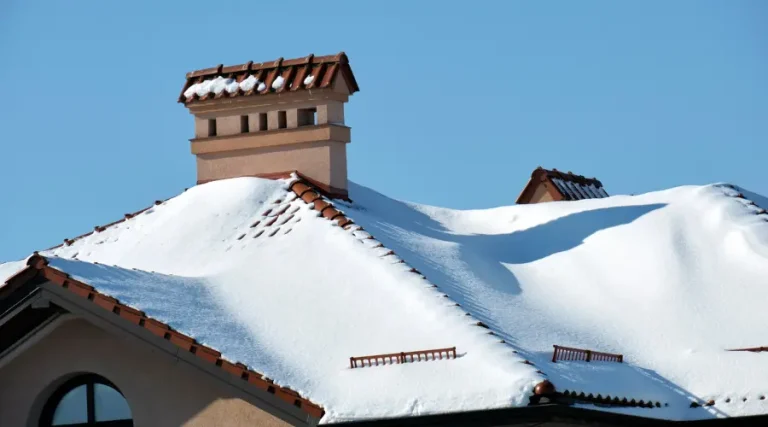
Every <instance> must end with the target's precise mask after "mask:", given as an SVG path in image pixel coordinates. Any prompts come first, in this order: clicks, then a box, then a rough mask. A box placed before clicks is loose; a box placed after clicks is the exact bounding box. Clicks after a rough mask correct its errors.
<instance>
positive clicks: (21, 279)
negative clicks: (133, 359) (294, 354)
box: [0, 253, 325, 425]
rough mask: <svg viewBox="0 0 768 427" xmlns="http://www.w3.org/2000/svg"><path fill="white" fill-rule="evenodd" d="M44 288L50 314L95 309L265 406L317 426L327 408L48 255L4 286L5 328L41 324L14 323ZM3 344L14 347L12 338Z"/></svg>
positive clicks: (0, 311)
mask: <svg viewBox="0 0 768 427" xmlns="http://www.w3.org/2000/svg"><path fill="white" fill-rule="evenodd" d="M40 292H42V293H43V294H44V296H43V297H42V298H43V299H44V300H45V301H51V302H53V303H54V304H55V307H54V309H53V310H50V309H49V310H48V312H46V314H48V315H55V314H58V313H59V312H62V311H68V312H73V313H77V314H85V315H86V317H87V315H88V314H95V315H96V317H98V318H100V319H103V320H106V321H107V323H108V324H111V325H113V326H117V328H118V329H122V330H126V331H128V332H129V333H130V334H132V335H134V336H138V337H139V338H143V340H144V341H145V342H147V343H149V344H151V345H154V346H155V347H157V348H159V349H161V350H165V351H168V352H170V353H172V355H174V356H176V357H178V358H179V359H180V360H183V361H186V362H189V363H191V364H193V365H195V366H197V367H199V368H201V369H203V370H205V371H207V372H209V373H212V374H214V376H217V377H218V378H220V379H222V380H224V381H225V382H227V383H228V384H232V385H235V386H236V387H238V388H240V389H241V390H244V391H246V392H247V393H249V395H251V396H254V397H256V399H257V400H258V401H259V402H263V405H258V406H259V407H260V408H261V409H264V410H266V411H267V412H270V413H272V414H273V415H276V416H278V417H280V418H282V419H285V420H286V421H289V422H291V423H292V424H296V423H299V424H307V425H314V424H317V422H318V421H319V420H320V418H322V416H323V414H324V413H325V411H324V410H323V408H322V407H320V406H319V405H316V404H315V403H312V402H311V401H309V400H308V399H305V398H303V397H302V396H300V395H299V394H298V393H297V392H295V391H293V390H291V389H290V388H287V387H281V386H279V385H277V384H275V383H274V382H273V381H272V380H271V379H269V378H266V377H265V376H263V375H262V374H260V373H258V372H255V371H253V370H251V369H249V368H248V367H247V366H246V365H244V364H242V363H238V362H231V361H228V360H225V359H222V358H221V353H220V352H219V351H217V350H215V349H213V348H210V347H208V346H205V345H203V344H200V343H199V342H197V341H196V340H195V339H194V338H193V337H190V336H187V335H185V334H183V333H181V332H179V331H176V330H174V329H173V328H171V327H170V326H169V325H167V324H165V323H163V322H160V321H158V320H156V319H153V318H151V317H148V316H147V315H146V314H145V313H144V312H142V311H140V310H138V309H136V308H133V307H130V306H127V305H125V304H123V303H121V302H120V301H118V300H117V299H115V298H112V297H111V296H109V295H106V294H104V293H101V292H99V291H98V290H96V289H95V288H94V287H92V286H90V285H89V284H87V283H84V282H82V281H79V280H77V279H74V278H72V277H71V276H70V275H69V274H68V273H66V272H65V271H61V270H59V269H56V268H53V267H51V266H49V263H48V260H47V259H46V258H45V257H43V256H41V255H39V254H37V253H35V254H34V255H33V256H31V257H30V258H29V259H28V260H27V267H26V268H24V269H23V270H21V271H19V272H18V273H16V274H15V275H14V276H11V277H10V278H9V279H8V280H7V281H6V282H5V285H4V286H2V287H0V326H3V325H6V324H7V325H11V326H12V327H11V328H9V330H6V331H5V332H6V333H7V334H13V335H14V337H15V338H21V337H22V336H23V335H24V334H25V333H27V332H29V331H30V330H36V329H35V328H34V326H36V325H39V324H42V322H43V320H45V319H35V318H34V316H32V319H31V320H30V319H29V317H30V316H27V317H26V318H24V319H22V321H21V322H16V325H13V324H12V323H11V322H12V321H13V319H14V318H15V317H16V316H17V315H19V314H21V313H22V312H24V310H23V309H24V308H26V307H28V306H29V303H32V302H34V301H35V300H38V299H41V296H40V294H39V293H40ZM29 325H31V326H32V327H30V326H29ZM4 335H5V334H4ZM0 341H1V340H0ZM2 344H3V345H9V346H10V344H12V343H2ZM3 353H4V352H3V347H0V355H2V354H3ZM238 380H239V381H238Z"/></svg>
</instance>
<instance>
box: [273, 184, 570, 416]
mask: <svg viewBox="0 0 768 427" xmlns="http://www.w3.org/2000/svg"><path fill="white" fill-rule="evenodd" d="M288 189H289V191H293V192H294V193H295V194H296V195H297V196H298V198H299V199H301V200H302V201H304V202H305V203H307V204H309V205H311V206H310V209H314V210H318V211H319V212H320V214H321V216H322V217H324V218H326V219H327V220H329V221H335V222H336V223H337V225H338V226H340V227H341V228H342V229H344V230H347V231H349V232H350V233H354V232H357V231H362V232H364V233H366V234H367V235H368V237H364V238H363V239H364V240H376V239H375V237H374V236H373V235H372V234H371V233H368V232H367V231H365V229H364V228H363V227H362V226H360V225H358V224H355V223H354V221H353V220H352V219H351V218H349V217H348V216H347V215H346V214H345V213H344V212H342V211H340V210H339V209H337V208H336V207H335V206H334V204H333V202H332V201H331V200H328V199H326V198H324V197H323V196H322V195H321V194H320V190H319V189H316V188H314V186H313V185H312V184H311V183H309V182H307V181H305V180H304V179H303V178H302V177H300V176H298V175H297V174H293V176H292V180H291V181H289V182H288ZM353 237H355V236H354V234H353ZM376 241H377V242H378V245H374V246H372V247H371V249H381V250H386V252H385V253H384V254H383V255H382V256H381V257H388V256H394V257H397V259H398V260H397V262H396V264H404V265H405V267H406V268H410V269H409V270H408V271H409V272H410V273H414V274H418V275H419V276H421V277H422V278H423V279H424V280H425V281H426V282H427V283H428V284H429V285H430V286H431V287H432V288H434V289H438V288H439V286H437V285H436V284H435V283H433V282H431V281H430V280H429V279H427V277H426V276H425V275H424V274H423V273H421V272H420V271H419V270H417V269H416V268H414V267H412V266H411V265H409V264H408V263H407V262H406V261H405V260H404V259H403V258H402V257H399V256H398V255H397V254H396V253H395V251H393V250H391V249H389V248H387V247H386V246H384V244H383V243H381V242H379V241H378V240H376ZM442 296H443V297H444V298H448V299H449V300H450V301H452V302H453V303H454V304H455V306H456V307H459V309H460V310H462V311H463V312H464V314H465V315H467V316H472V317H473V318H474V316H473V315H472V314H471V313H469V312H468V311H466V310H464V309H463V308H462V307H461V305H460V304H459V303H457V302H456V301H453V300H452V299H451V298H450V296H448V294H445V293H443V294H442ZM475 326H478V327H481V328H485V329H488V335H492V336H499V334H498V332H495V331H493V330H492V329H491V328H490V327H488V325H486V324H485V323H483V322H481V321H479V320H478V321H477V322H476V323H475ZM498 343H500V344H505V345H508V346H510V347H512V346H511V345H510V344H509V343H507V342H506V341H505V340H504V339H500V341H498ZM512 351H513V352H514V353H515V354H517V353H518V351H517V350H516V349H514V348H512ZM521 359H522V357H521ZM520 363H525V364H527V365H531V366H536V365H535V364H534V363H533V362H531V361H529V360H525V359H523V361H521V362H520ZM536 372H537V373H539V374H541V375H543V376H546V374H545V373H544V372H542V371H541V370H537V371H536ZM554 393H555V386H554V385H553V384H552V383H551V382H550V381H549V380H547V379H544V380H543V381H541V382H539V383H538V384H536V386H535V387H534V396H535V397H536V399H535V400H537V401H538V398H540V397H544V396H550V395H552V394H554Z"/></svg>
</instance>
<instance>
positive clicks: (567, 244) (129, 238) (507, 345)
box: [0, 178, 768, 423]
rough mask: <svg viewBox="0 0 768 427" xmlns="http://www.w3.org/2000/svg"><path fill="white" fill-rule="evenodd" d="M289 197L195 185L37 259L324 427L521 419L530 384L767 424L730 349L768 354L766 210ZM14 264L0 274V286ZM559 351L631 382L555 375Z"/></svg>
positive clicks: (676, 202) (755, 384) (670, 413)
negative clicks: (422, 356) (265, 386)
mask: <svg viewBox="0 0 768 427" xmlns="http://www.w3.org/2000/svg"><path fill="white" fill-rule="evenodd" d="M296 188H297V187H296V186H295V185H293V183H292V182H291V181H288V180H276V181H270V180H264V179H258V178H238V179H232V180H225V181H217V182H212V183H208V184H205V185H200V186H197V187H194V188H192V189H190V190H188V191H186V192H185V193H183V194H181V195H179V196H178V197H175V198H173V199H170V200H168V201H166V202H163V203H161V204H159V205H156V206H154V207H152V208H150V209H148V210H146V211H143V212H142V213H140V214H139V215H136V216H134V217H131V218H129V219H127V220H125V221H123V222H120V223H117V224H114V225H111V226H109V227H106V228H104V229H103V231H100V232H94V233H92V234H89V235H87V236H84V237H82V238H80V239H76V240H74V241H71V242H69V244H68V245H62V246H60V247H57V248H53V249H51V250H49V251H46V252H41V255H44V256H46V257H48V259H49V260H50V264H51V266H52V267H54V268H57V269H61V270H62V271H66V272H67V273H69V274H70V275H72V276H73V277H75V278H77V279H78V280H82V281H84V282H86V283H89V284H91V285H92V286H94V287H95V288H96V289H97V290H99V291H100V292H103V293H106V294H108V295H111V296H114V297H115V298H118V299H119V300H121V301H122V302H124V303H126V304H128V305H131V306H135V307H137V308H140V309H141V310H144V311H145V312H146V313H147V315H150V316H152V317H156V318H158V319H159V320H161V321H164V322H167V323H169V324H170V325H171V326H173V327H174V328H176V329H178V330H179V331H181V332H184V333H186V334H188V335H190V336H193V337H195V338H197V339H198V340H199V341H201V342H202V343H204V344H207V345H210V346H211V347H213V348H215V349H218V350H219V351H221V352H222V354H223V356H224V357H226V358H229V359H231V360H236V361H239V362H242V363H245V364H247V365H249V366H250V367H252V368H253V369H254V370H256V371H258V372H261V373H263V374H265V375H267V376H268V377H270V378H272V379H274V381H275V382H276V383H278V384H280V385H284V386H288V387H290V388H291V389H293V390H296V391H297V392H299V393H300V394H301V395H302V396H304V397H306V398H308V399H310V400H311V401H313V402H315V403H317V404H320V405H322V406H323V408H324V409H325V416H324V418H323V420H322V422H324V423H333V422H339V421H344V420H359V419H368V418H384V417H401V416H410V415H416V414H429V413H445V412H453V411H466V410H478V409H489V408H502V407H514V406H523V405H527V404H528V402H529V398H530V396H531V395H532V393H533V388H534V386H535V385H536V384H538V383H540V382H541V381H542V380H544V379H548V380H550V381H551V382H552V383H554V385H555V387H557V389H558V391H560V392H564V391H566V390H568V391H569V392H570V391H575V392H577V393H582V392H583V393H585V395H588V394H593V395H597V394H600V395H601V396H603V397H605V396H608V395H610V396H611V397H619V398H624V397H626V398H628V399H635V400H636V401H639V400H641V399H642V400H644V401H646V402H654V403H655V402H658V403H659V404H660V405H659V407H656V406H654V407H653V408H620V407H601V409H605V410H610V411H618V412H625V413H633V414H641V415H644V416H648V417H657V418H669V419H696V418H707V417H711V416H713V415H714V416H722V415H729V416H736V415H748V414H758V413H761V414H762V413H768V408H766V406H765V401H764V400H762V399H761V397H763V396H764V395H765V394H766V393H768V372H766V371H765V370H764V369H761V368H762V365H763V364H764V363H763V362H764V360H763V358H764V357H768V355H766V354H760V353H749V352H728V351H726V350H727V349H732V348H744V347H758V346H761V345H768V332H766V331H765V328H764V327H763V325H764V324H765V323H766V321H767V320H768V314H766V313H765V310H763V308H762V302H763V301H765V298H766V297H768V262H766V258H768V222H767V219H768V215H766V214H765V211H762V210H760V208H759V207H757V206H755V205H754V203H753V202H756V203H757V204H759V205H762V206H768V203H767V202H768V200H766V199H765V198H762V197H761V196H758V195H756V194H752V193H749V192H746V191H744V190H741V189H734V188H732V187H729V186H725V185H711V186H699V187H679V188H675V189H671V190H667V191H662V192H656V193H649V194H645V195H641V196H631V197H630V196H616V197H610V198H602V199H592V200H582V201H576V202H567V203H557V202H553V203H547V204H541V205H523V206H512V207H502V208H496V209H488V210H472V211H457V210H450V209H444V208H437V207H431V206H424V205H418V204H413V203H405V202H400V201H396V200H393V199H390V198H388V197H386V196H383V195H381V194H379V193H376V192H375V191H372V190H370V189H367V188H365V187H362V186H359V185H355V184H353V183H350V189H349V190H350V198H351V200H353V201H354V202H339V201H334V204H335V207H336V208H337V209H340V210H341V211H344V215H341V214H340V213H339V212H338V211H335V210H333V211H331V210H328V209H333V208H332V207H329V208H328V209H324V208H326V203H327V201H320V200H318V201H314V202H310V203H307V200H304V199H302V198H300V197H297V194H296V192H298V193H299V195H300V194H302V191H292V189H293V190H295V189H296ZM308 200H310V199H308ZM750 201H753V202H750ZM313 208H316V209H313ZM329 212H330V213H329ZM329 219H333V220H332V221H329ZM349 219H351V220H352V221H354V224H353V223H351V222H348V221H349ZM340 222H341V224H342V225H343V227H342V226H340V225H339V224H340ZM360 226H362V227H363V228H364V230H362V229H360ZM374 236H375V238H373V237H374ZM97 263H98V264H97ZM22 265H23V263H22V264H13V265H10V264H2V265H0V282H2V281H3V279H4V276H3V275H5V276H8V275H11V274H13V272H15V271H16V270H17V269H18V268H20V267H21V266H22ZM422 274H423V276H422ZM489 332H492V333H489ZM553 345H564V346H572V347H580V348H587V349H592V350H599V351H605V352H610V353H617V354H622V355H623V360H624V363H616V362H578V361H557V362H555V363H553V362H552V361H551V358H552V346H553ZM454 346H455V347H456V349H457V353H458V357H457V358H455V359H446V360H437V361H429V362H420V363H406V364H395V365H385V366H378V367H370V368H362V369H350V368H349V358H350V357H352V356H363V355H369V354H380V353H396V352H401V351H410V350H421V349H429V348H445V347H454ZM526 361H529V362H530V363H532V364H529V363H524V362H526ZM708 400H714V402H715V404H714V405H713V406H705V407H698V408H691V402H692V401H696V402H699V403H704V402H707V401H708Z"/></svg>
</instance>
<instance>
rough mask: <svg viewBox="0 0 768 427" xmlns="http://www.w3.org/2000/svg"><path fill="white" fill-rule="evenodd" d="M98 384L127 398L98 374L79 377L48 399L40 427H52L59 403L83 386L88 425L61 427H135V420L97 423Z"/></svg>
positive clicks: (63, 385)
mask: <svg viewBox="0 0 768 427" xmlns="http://www.w3.org/2000/svg"><path fill="white" fill-rule="evenodd" d="M96 384H103V385H105V386H107V387H110V388H112V389H114V390H115V391H117V392H118V393H120V395H121V396H123V398H125V396H124V395H123V392H121V391H120V389H119V388H117V386H115V385H114V384H112V382H111V381H109V380H108V379H106V378H104V377H102V376H100V375H96V374H84V375H78V376H76V377H74V378H72V379H70V380H68V381H66V382H65V383H64V384H62V385H61V386H59V388H57V389H56V391H54V392H53V394H52V395H51V396H50V397H49V398H48V401H47V402H45V405H44V406H43V411H42V414H41V415H40V423H39V425H40V427H52V426H53V415H54V414H55V413H56V408H58V407H59V403H61V399H62V398H63V397H64V396H66V395H67V393H69V392H70V391H72V390H74V389H76V388H77V387H80V386H82V385H85V386H86V402H87V405H88V422H86V423H80V424H65V425H62V426H61V427H87V426H98V427H133V420H115V421H96V402H95V394H94V393H95V392H94V390H95V388H96Z"/></svg>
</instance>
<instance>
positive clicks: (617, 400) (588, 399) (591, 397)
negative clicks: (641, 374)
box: [554, 390, 668, 408]
mask: <svg viewBox="0 0 768 427" xmlns="http://www.w3.org/2000/svg"><path fill="white" fill-rule="evenodd" d="M554 397H555V399H556V400H559V401H565V402H564V403H572V402H583V403H593V404H601V405H607V406H615V407H640V408H654V407H655V408H660V407H662V403H661V402H659V401H652V400H647V401H646V400H643V399H635V398H632V397H629V398H628V397H626V396H621V397H619V396H611V395H609V394H606V395H605V396H603V395H602V394H597V395H595V394H594V393H584V392H577V391H573V390H565V391H563V392H562V393H560V392H556V393H555V394H554ZM663 406H668V404H667V403H664V404H663Z"/></svg>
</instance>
